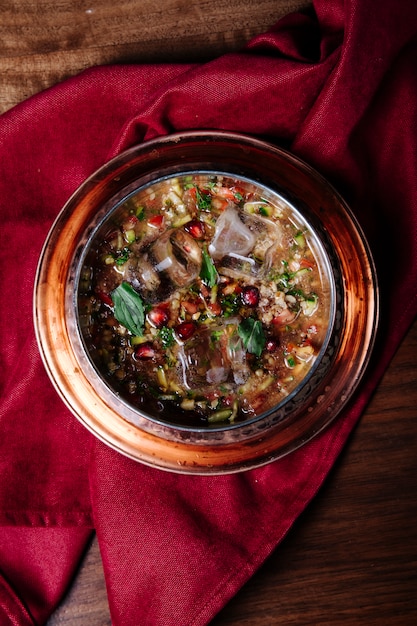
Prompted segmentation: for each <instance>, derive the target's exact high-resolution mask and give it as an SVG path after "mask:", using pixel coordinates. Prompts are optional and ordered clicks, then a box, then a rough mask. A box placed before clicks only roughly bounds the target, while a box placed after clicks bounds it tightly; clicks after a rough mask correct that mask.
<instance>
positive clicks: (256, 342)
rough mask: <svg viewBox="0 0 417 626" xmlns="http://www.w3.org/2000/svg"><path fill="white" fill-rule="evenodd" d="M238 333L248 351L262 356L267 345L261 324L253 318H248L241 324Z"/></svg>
mask: <svg viewBox="0 0 417 626" xmlns="http://www.w3.org/2000/svg"><path fill="white" fill-rule="evenodd" d="M238 333H239V337H240V338H241V339H242V342H243V345H244V347H245V348H246V350H247V351H248V352H250V353H251V354H255V355H256V356H261V354H262V350H263V349H264V347H265V343H266V339H265V334H264V330H263V328H262V324H261V322H260V321H259V320H255V319H253V317H247V318H246V319H244V320H243V321H242V322H241V323H240V324H239V327H238Z"/></svg>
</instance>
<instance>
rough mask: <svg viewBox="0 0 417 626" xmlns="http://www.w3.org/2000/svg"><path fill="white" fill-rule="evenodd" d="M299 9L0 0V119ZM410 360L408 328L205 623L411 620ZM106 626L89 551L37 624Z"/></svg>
mask: <svg viewBox="0 0 417 626" xmlns="http://www.w3.org/2000/svg"><path fill="white" fill-rule="evenodd" d="M307 4H308V3H307V2H304V1H301V0H289V1H287V2H285V1H282V0H265V1H262V0H257V1H256V2H252V0H224V1H223V0H211V1H210V2H209V1H203V0H200V1H198V0H192V1H188V0H163V1H161V2H155V0H152V1H151V0H142V1H138V0H124V1H123V0H122V1H118V2H115V1H114V0H59V1H58V2H52V1H47V0H38V1H36V0H32V1H25V0H2V1H1V5H0V113H1V112H3V111H6V110H7V109H9V108H10V107H12V106H14V105H15V104H17V103H18V102H20V101H22V100H24V99H25V98H27V97H29V96H30V95H32V94H34V93H36V92H38V91H40V90H42V89H44V88H46V87H48V86H50V85H53V84H55V83H57V82H59V81H61V80H63V79H64V78H66V77H68V76H70V75H73V74H76V73H78V72H79V71H81V70H82V69H84V68H86V67H89V66H92V65H97V64H103V63H122V62H123V63H124V62H151V61H164V60H168V61H172V60H177V61H181V60H187V61H198V60H205V59H209V58H212V57H215V56H217V55H219V54H221V53H223V52H227V51H230V50H236V49H239V47H241V46H242V45H243V44H244V43H245V42H246V41H247V40H248V39H250V38H251V37H252V36H253V35H254V34H256V33H259V32H262V31H264V30H265V29H266V28H267V27H268V26H270V25H272V24H273V23H274V22H275V21H276V20H277V19H278V18H279V17H281V16H282V15H284V14H286V13H288V12H289V11H291V10H293V9H296V8H299V7H304V6H306V5H307ZM416 354H417V323H415V324H414V326H413V327H412V329H411V330H410V332H409V333H408V335H407V337H406V339H405V340H404V342H403V343H402V345H401V348H400V350H399V352H398V353H397V355H396V357H395V359H394V361H393V363H392V364H391V366H390V368H389V369H388V371H387V373H386V375H385V377H384V379H383V381H382V384H381V385H380V386H379V388H378V390H377V392H376V394H375V396H374V398H373V401H372V402H371V404H370V406H369V407H368V409H367V411H366V412H365V414H364V416H363V418H362V420H361V422H360V424H359V426H358V427H357V429H356V430H355V432H354V434H353V435H352V437H351V440H350V441H349V443H348V445H347V446H346V448H345V451H344V452H343V454H342V455H341V457H340V459H339V461H338V463H337V465H336V467H335V468H334V470H333V471H332V473H331V475H330V477H329V479H328V480H327V482H326V484H325V486H324V488H323V489H322V490H321V491H320V493H319V494H318V496H317V497H316V498H315V500H314V501H313V503H312V504H311V506H310V507H309V508H308V510H307V511H305V513H304V514H303V515H302V517H301V518H300V519H299V520H298V521H297V522H296V524H295V526H294V528H293V529H292V530H291V532H290V533H289V535H288V537H287V538H286V539H285V541H284V542H283V543H282V544H281V545H280V546H279V548H278V549H277V550H276V552H275V553H274V554H273V555H272V556H271V557H270V559H269V560H268V561H267V563H265V565H264V566H263V567H262V568H261V570H260V571H259V572H257V573H256V575H255V576H254V577H253V578H252V579H251V580H250V581H249V583H248V584H247V585H246V586H245V587H244V588H243V589H242V590H241V591H240V592H239V593H238V594H237V596H236V597H235V598H234V599H233V600H232V601H231V602H230V603H229V604H228V605H227V606H226V607H225V608H224V609H223V611H222V612H221V613H220V614H219V615H218V616H217V617H216V618H215V619H214V620H213V622H212V626H232V625H233V626H237V625H239V626H272V625H275V624H295V625H297V626H299V625H304V624H305V625H313V624H314V625H317V624H339V623H342V622H343V624H348V625H349V626H350V625H352V626H354V625H356V624H361V625H366V626H368V625H375V626H376V625H378V626H379V625H382V624H384V625H393V626H394V625H395V626H401V625H405V626H408V625H410V626H411V625H412V624H415V623H417V522H416V520H417V495H416V494H417V454H416V452H417V445H416V443H417V363H416V361H417V358H416ZM109 624H111V621H110V617H109V612H108V605H107V598H106V591H105V584H104V579H103V571H102V566H101V560H100V555H99V551H98V547H97V543H96V542H95V541H94V542H93V544H92V546H91V548H90V550H89V551H88V554H87V556H86V558H85V561H84V563H83V564H82V567H81V569H80V572H79V575H78V577H77V578H76V580H75V581H74V584H73V586H72V588H71V590H70V591H69V594H68V596H67V598H66V599H65V600H64V602H63V604H62V606H61V607H60V608H59V609H58V611H57V612H56V613H55V614H54V615H53V616H52V618H51V619H50V620H49V623H48V626H58V625H61V626H64V625H65V626H106V625H109ZM138 626H140V625H138ZM170 626H171V625H170ZM175 626H181V625H175Z"/></svg>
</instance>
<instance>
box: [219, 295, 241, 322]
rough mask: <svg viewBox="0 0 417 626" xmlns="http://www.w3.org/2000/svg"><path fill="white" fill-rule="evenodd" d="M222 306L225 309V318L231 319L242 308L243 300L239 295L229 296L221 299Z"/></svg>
mask: <svg viewBox="0 0 417 626" xmlns="http://www.w3.org/2000/svg"><path fill="white" fill-rule="evenodd" d="M221 304H222V308H223V315H224V316H225V317H231V316H232V315H234V314H235V313H237V312H238V311H239V309H240V307H241V304H242V300H241V299H240V297H239V294H228V295H227V296H223V297H222V298H221Z"/></svg>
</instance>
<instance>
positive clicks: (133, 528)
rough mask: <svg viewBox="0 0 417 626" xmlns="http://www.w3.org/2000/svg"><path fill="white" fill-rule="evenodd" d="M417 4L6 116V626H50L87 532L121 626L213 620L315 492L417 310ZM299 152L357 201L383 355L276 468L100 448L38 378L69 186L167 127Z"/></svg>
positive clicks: (0, 517) (114, 69)
mask: <svg viewBox="0 0 417 626" xmlns="http://www.w3.org/2000/svg"><path fill="white" fill-rule="evenodd" d="M416 33H417V4H416V3H415V2H414V0H409V1H408V2H407V1H404V2H402V3H401V8H399V7H398V5H397V2H396V1H395V0H386V1H385V2H382V3H378V5H377V6H376V5H375V4H374V3H369V2H368V3H366V2H360V0H346V1H345V2H342V1H341V0H340V1H337V0H332V1H331V2H328V1H326V0H316V2H314V11H311V12H310V13H307V14H294V15H290V16H288V17H286V18H284V19H282V20H280V21H279V22H278V23H277V24H276V26H274V27H273V28H272V29H271V30H270V31H269V32H267V33H265V34H263V35H261V36H258V37H256V38H255V39H254V40H253V41H251V42H250V44H249V45H248V46H247V48H246V49H245V50H243V51H242V52H241V53H238V54H227V55H225V56H223V57H221V58H219V59H216V60H214V61H212V62H210V63H207V64H202V65H200V64H199V65H196V64H188V65H187V64H180V65H171V64H162V65H149V66H144V65H131V66H107V67H100V68H95V69H91V70H88V71H86V72H84V73H83V74H81V75H79V76H77V77H76V78H73V79H70V80H68V81H65V82H64V83H62V84H60V85H57V86H55V87H53V88H52V89H50V90H48V91H46V92H44V93H42V94H40V95H37V96H35V97H33V98H31V99H30V100H28V101H26V102H24V103H23V104H21V105H19V106H17V107H16V108H15V109H13V110H11V111H10V112H7V113H6V114H4V115H3V116H2V117H1V118H0V155H1V163H2V167H1V171H0V206H1V208H0V211H1V233H2V245H1V246H0V255H1V273H0V280H1V296H2V306H1V307H0V330H1V334H2V341H1V342H0V378H1V404H0V420H1V422H0V424H1V426H0V427H1V438H0V476H1V480H0V524H1V526H0V574H1V576H0V623H1V624H15V625H18V626H23V625H24V626H27V625H31V626H33V624H42V623H44V622H45V620H46V619H47V617H48V615H49V614H50V613H51V611H52V610H53V609H54V607H55V606H56V604H57V602H58V601H59V599H60V597H61V596H62V594H63V592H64V590H65V589H66V587H67V585H68V583H69V581H70V579H71V577H72V575H73V573H74V571H75V570H76V568H77V565H78V563H79V559H80V556H81V554H82V552H83V550H84V548H85V546H86V545H87V542H88V540H89V537H90V536H91V533H92V531H93V529H95V530H96V532H97V535H98V539H99V543H100V548H101V552H102V557H103V564H104V570H105V576H106V582H107V587H108V595H109V602H110V609H111V614H112V620H113V623H114V624H115V625H116V626H137V625H138V624H140V625H141V626H161V625H163V626H166V625H169V626H171V625H178V624H181V625H182V626H185V625H189V626H191V625H193V626H199V625H202V624H207V623H208V622H210V620H211V619H212V618H213V616H214V615H215V614H216V613H217V612H218V611H219V610H220V608H221V607H222V606H223V605H224V604H225V603H226V602H227V600H228V599H229V598H230V597H231V596H232V595H233V594H235V592H236V591H237V590H238V588H239V587H240V586H241V585H242V584H243V583H244V582H245V581H246V580H247V579H248V578H249V577H250V576H251V575H252V573H253V572H254V571H255V569H256V568H258V567H259V565H260V564H261V563H262V562H263V561H264V559H265V558H266V557H267V556H268V554H269V553H270V552H271V551H272V550H273V549H274V548H275V547H276V546H277V544H278V543H279V542H280V540H281V539H282V538H283V536H284V535H285V534H286V533H287V531H288V529H289V528H290V527H291V525H292V523H293V522H294V520H295V519H296V517H297V516H298V515H299V514H300V512H301V511H302V510H303V509H304V507H305V506H306V505H307V503H308V502H309V501H310V500H311V498H312V497H313V496H314V494H315V493H316V492H317V490H318V489H319V487H320V485H321V484H322V482H323V480H324V479H325V477H326V475H327V474H328V472H329V470H330V468H331V467H332V465H333V463H334V461H335V459H336V457H337V456H338V454H339V452H340V450H341V449H342V447H343V445H344V444H345V442H346V440H347V437H348V435H349V433H350V432H351V431H352V429H353V427H354V425H355V424H356V422H357V420H358V418H359V417H360V414H361V412H362V411H363V409H364V407H365V405H366V403H367V401H368V399H369V397H370V395H371V393H372V391H373V390H374V388H375V386H376V385H377V383H378V381H379V379H380V377H381V375H382V373H383V371H384V369H385V368H386V367H387V365H388V363H389V360H390V358H391V357H392V355H393V353H394V351H395V349H396V347H397V345H398V343H399V341H400V340H401V338H402V336H403V334H404V333H405V331H406V329H407V328H408V326H409V325H410V323H411V321H412V319H413V317H414V316H415V313H416V310H417V294H416V285H417V74H416V61H417V45H416V44H417V41H416V37H415V35H416ZM193 128H206V129H207V128H214V129H215V128H217V129H227V130H234V131H241V132H246V133H250V134H253V135H255V136H258V137H263V138H267V139H269V140H270V141H272V142H274V143H276V144H277V145H281V146H284V147H288V148H290V149H291V150H292V151H293V152H294V153H296V154H298V155H300V156H301V157H302V158H304V159H305V160H306V161H308V162H309V163H310V164H312V165H313V166H315V167H316V168H317V169H318V170H319V171H320V172H321V173H323V174H324V175H325V176H327V177H328V178H329V179H330V180H331V181H332V182H333V184H334V185H335V186H336V187H337V188H338V189H339V191H340V192H341V193H342V194H343V195H344V196H345V198H346V199H347V200H348V202H349V203H350V204H351V206H352V208H353V210H354V212H355V213H356V215H357V217H358V219H359V221H360V222H361V224H362V226H363V228H364V229H365V231H366V234H367V236H368V238H369V240H370V242H371V246H372V248H373V251H374V254H375V258H376V262H377V269H378V273H379V278H380V283H381V294H382V312H383V319H382V331H381V334H380V341H379V343H378V344H377V352H376V358H375V359H374V361H373V364H372V366H371V368H370V369H369V371H368V374H367V376H366V378H365V380H364V382H363V384H362V386H361V388H360V392H359V393H358V394H357V395H356V397H355V399H354V401H353V402H351V403H350V405H349V407H348V408H347V409H346V410H345V411H344V412H343V414H342V415H341V416H340V418H339V419H338V420H337V421H336V422H335V423H334V424H333V425H332V426H331V427H330V428H329V429H327V430H326V431H325V432H324V433H323V434H322V435H321V436H320V437H318V438H317V439H315V440H314V441H312V442H311V443H310V444H308V445H307V446H305V447H304V448H302V449H301V450H299V451H297V452H295V453H293V454H291V455H289V456H287V457H286V458H284V459H281V460H279V461H276V462H274V463H272V464H270V465H268V466H266V467H263V468H260V469H257V470H252V471H249V472H245V473H242V474H237V475H231V476H222V477H193V476H180V475H175V474H169V473H166V472H162V471H159V470H155V469H150V468H148V467H145V466H142V465H140V464H137V463H135V462H133V461H131V460H129V459H126V458H124V457H122V456H121V455H119V454H118V453H116V452H114V451H112V450H110V449H108V448H107V447H106V446H104V445H103V444H101V443H99V442H98V441H96V439H95V438H94V437H92V436H91V435H90V434H89V433H88V432H87V431H86V430H85V429H84V428H83V427H82V426H81V425H80V424H79V423H78V422H77V420H76V419H75V418H74V417H73V416H72V415H71V414H69V412H68V411H67V409H66V408H65V407H64V406H63V404H62V403H61V401H60V400H59V398H58V397H57V395H56V393H55V391H54V390H53V388H52V386H51V384H50V382H49V380H48V379H47V376H46V374H45V372H44V369H43V366H42V364H41V361H40V358H39V354H38V350H37V347H36V344H35V339H34V332H33V328H32V310H31V308H32V305H31V300H32V289H33V279H34V272H35V267H36V263H37V259H38V256H39V252H40V249H41V245H42V242H43V240H44V238H45V236H46V234H47V231H48V229H49V228H50V226H51V224H52V221H53V219H54V218H55V216H56V215H57V213H58V211H59V210H60V208H61V206H62V205H63V204H64V202H65V201H66V200H67V198H68V197H69V195H70V194H71V193H72V191H73V190H74V189H75V188H76V187H77V186H78V185H79V184H80V183H81V182H82V181H83V180H84V179H85V178H86V177H87V176H88V175H89V174H90V173H92V172H93V171H94V170H95V169H96V168H97V167H98V166H100V165H101V164H103V163H104V162H105V161H106V160H107V159H108V158H110V157H111V156H113V155H115V154H117V153H118V152H119V151H120V150H122V149H124V148H126V147H128V146H131V145H133V144H134V143H136V142H141V141H143V140H145V139H149V138H151V137H155V136H157V135H160V134H165V133H168V132H171V131H177V130H182V129H193Z"/></svg>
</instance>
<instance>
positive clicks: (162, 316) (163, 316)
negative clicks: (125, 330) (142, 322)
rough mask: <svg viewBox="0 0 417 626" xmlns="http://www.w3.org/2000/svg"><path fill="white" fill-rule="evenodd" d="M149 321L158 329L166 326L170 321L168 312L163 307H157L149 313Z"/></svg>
mask: <svg viewBox="0 0 417 626" xmlns="http://www.w3.org/2000/svg"><path fill="white" fill-rule="evenodd" d="M148 320H149V321H150V323H151V324H152V325H153V326H155V327H156V328H161V327H162V326H165V325H166V323H167V322H168V320H169V315H168V311H167V310H166V309H164V308H162V307H161V306H156V307H154V308H153V309H151V310H150V311H149V313H148Z"/></svg>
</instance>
